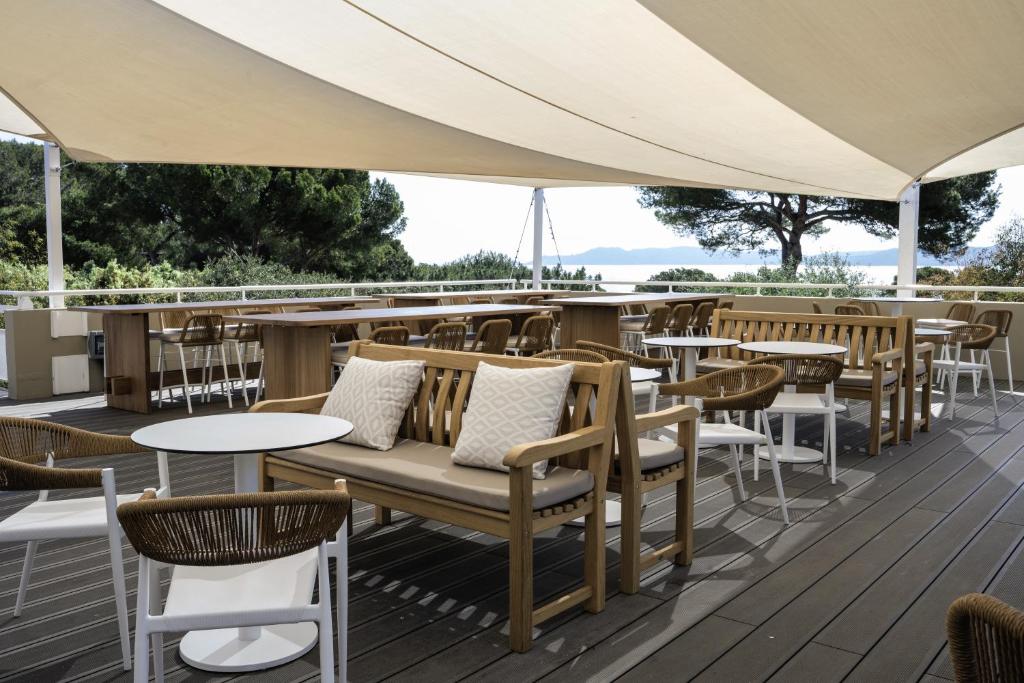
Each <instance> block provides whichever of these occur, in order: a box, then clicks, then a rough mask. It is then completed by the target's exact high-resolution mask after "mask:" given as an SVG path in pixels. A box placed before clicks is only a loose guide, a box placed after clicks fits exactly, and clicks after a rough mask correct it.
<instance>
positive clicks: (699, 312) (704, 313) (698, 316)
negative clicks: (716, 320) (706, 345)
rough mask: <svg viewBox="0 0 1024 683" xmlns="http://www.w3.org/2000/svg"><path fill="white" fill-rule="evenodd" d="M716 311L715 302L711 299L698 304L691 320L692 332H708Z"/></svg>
mask: <svg viewBox="0 0 1024 683" xmlns="http://www.w3.org/2000/svg"><path fill="white" fill-rule="evenodd" d="M714 312H715V304H714V303H713V302H711V301H702V302H700V303H699V304H697V308H695V309H693V318H692V319H691V320H690V332H691V333H692V334H706V333H707V331H708V325H709V324H710V323H711V316H712V314H714Z"/></svg>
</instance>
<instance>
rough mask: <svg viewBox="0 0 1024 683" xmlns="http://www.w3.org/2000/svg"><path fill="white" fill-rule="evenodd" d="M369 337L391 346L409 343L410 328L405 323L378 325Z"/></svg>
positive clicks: (375, 341) (376, 341) (371, 339)
mask: <svg viewBox="0 0 1024 683" xmlns="http://www.w3.org/2000/svg"><path fill="white" fill-rule="evenodd" d="M368 339H369V340H370V341H371V342H373V343H375V344H390V345H391V346H408V345H409V328H408V327H406V326H404V325H392V326H389V327H378V328H377V329H375V330H373V331H372V332H370V336H369V337H368Z"/></svg>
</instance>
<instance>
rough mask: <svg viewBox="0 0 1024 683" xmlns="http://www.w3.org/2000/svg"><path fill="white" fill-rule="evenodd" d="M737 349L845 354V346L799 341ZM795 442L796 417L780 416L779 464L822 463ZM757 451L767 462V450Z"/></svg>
mask: <svg viewBox="0 0 1024 683" xmlns="http://www.w3.org/2000/svg"><path fill="white" fill-rule="evenodd" d="M739 348H740V349H742V350H744V351H750V352H752V353H764V354H772V355H776V354H784V353H798V354H801V355H821V356H833V355H837V354H840V353H846V347H845V346H839V345H837V344H822V343H819V342H801V341H788V342H787V341H780V342H767V341H766V342H744V343H742V344H740V345H739ZM784 391H786V392H794V391H796V387H795V386H793V385H791V384H787V385H786V387H785V389H784ZM795 441H796V415H795V414H794V413H783V414H782V448H781V449H780V450H778V451H777V454H778V458H779V462H800V463H803V462H822V460H823V459H824V457H825V454H824V453H822V452H821V451H818V450H815V449H813V448H807V447H806V446H797V445H796V444H795ZM762 448H763V449H764V450H763V451H762V450H760V449H759V450H758V452H757V454H758V456H759V457H761V458H763V459H765V460H767V459H768V449H767V448H766V447H762Z"/></svg>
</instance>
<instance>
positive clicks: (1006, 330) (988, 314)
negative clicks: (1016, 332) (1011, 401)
mask: <svg viewBox="0 0 1024 683" xmlns="http://www.w3.org/2000/svg"><path fill="white" fill-rule="evenodd" d="M974 322H975V324H976V325H991V326H992V327H994V328H996V339H1002V340H1003V348H1002V349H992V348H990V349H989V350H990V351H999V352H1000V353H1004V354H1006V381H1007V382H1008V383H1009V385H1010V393H1011V394H1012V393H1013V363H1012V362H1011V356H1012V354H1011V353H1010V326H1011V325H1012V324H1013V311H1011V310H1010V309H1008V308H990V309H989V310H987V311H982V312H981V313H979V314H978V315H977V317H976V318H975V319H974Z"/></svg>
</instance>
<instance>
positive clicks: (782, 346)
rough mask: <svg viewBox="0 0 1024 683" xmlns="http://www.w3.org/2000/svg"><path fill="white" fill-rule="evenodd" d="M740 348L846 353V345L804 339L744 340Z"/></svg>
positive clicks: (757, 351)
mask: <svg viewBox="0 0 1024 683" xmlns="http://www.w3.org/2000/svg"><path fill="white" fill-rule="evenodd" d="M740 348H741V349H742V350H744V351H752V352H754V353H800V354H805V355H814V354H817V355H819V356H830V355H833V354H837V353H846V347H845V346H838V345H836V344H822V343H820V342H804V341H763V342H743V343H742V344H740Z"/></svg>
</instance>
